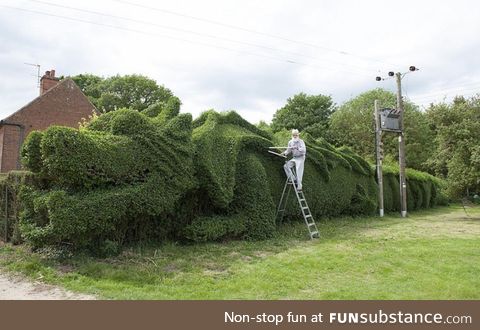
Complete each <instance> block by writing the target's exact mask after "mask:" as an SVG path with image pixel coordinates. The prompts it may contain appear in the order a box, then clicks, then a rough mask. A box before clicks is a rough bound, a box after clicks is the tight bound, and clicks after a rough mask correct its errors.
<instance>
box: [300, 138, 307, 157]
mask: <svg viewBox="0 0 480 330" xmlns="http://www.w3.org/2000/svg"><path fill="white" fill-rule="evenodd" d="M298 151H299V152H300V153H301V154H302V155H305V154H306V153H307V146H305V142H304V141H303V140H300V143H299V146H298Z"/></svg>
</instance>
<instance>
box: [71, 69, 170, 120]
mask: <svg viewBox="0 0 480 330" xmlns="http://www.w3.org/2000/svg"><path fill="white" fill-rule="evenodd" d="M71 78H72V79H73V80H74V81H75V83H77V85H78V86H79V87H80V89H81V90H82V91H83V93H84V94H85V95H87V96H88V97H89V99H90V101H91V102H92V103H93V104H94V105H95V106H96V107H97V109H99V110H101V111H104V112H109V111H113V110H116V109H120V108H131V109H134V110H138V111H143V110H145V109H146V108H148V107H149V106H151V105H153V104H157V103H159V102H161V103H164V104H167V102H168V100H169V99H170V98H171V97H173V93H172V92H171V91H170V90H169V89H168V88H165V87H164V86H159V85H158V84H157V83H156V81H155V80H153V79H150V78H148V77H145V76H142V75H136V74H134V75H125V76H119V75H116V76H113V77H109V78H106V79H105V78H102V77H98V76H95V75H91V74H80V75H77V76H74V77H71Z"/></svg>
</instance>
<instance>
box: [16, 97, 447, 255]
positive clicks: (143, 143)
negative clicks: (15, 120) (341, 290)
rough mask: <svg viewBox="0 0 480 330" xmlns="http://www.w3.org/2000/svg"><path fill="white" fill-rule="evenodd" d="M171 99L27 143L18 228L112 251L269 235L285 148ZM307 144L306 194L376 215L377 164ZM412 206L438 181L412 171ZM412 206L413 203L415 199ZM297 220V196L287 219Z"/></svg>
mask: <svg viewBox="0 0 480 330" xmlns="http://www.w3.org/2000/svg"><path fill="white" fill-rule="evenodd" d="M179 107H180V102H179V100H178V99H177V100H175V99H172V100H170V101H169V102H168V103H167V104H157V105H154V106H151V107H150V108H148V109H146V110H145V111H144V112H143V113H139V112H137V111H134V110H128V109H121V110H117V111H114V112H110V113H107V114H104V115H101V116H99V117H96V118H94V119H93V120H92V121H91V122H90V123H88V124H87V125H85V126H84V127H82V128H80V129H78V130H77V129H71V128H65V127H58V126H57V127H51V128H49V129H47V130H46V131H44V132H34V133H32V134H31V135H30V136H29V137H28V139H27V140H26V142H25V144H24V146H23V150H22V157H23V162H24V164H25V166H26V167H27V168H28V169H30V170H31V171H32V172H33V173H34V176H35V177H36V180H34V182H32V183H30V184H28V185H25V186H24V188H23V189H22V191H21V196H22V200H23V211H22V213H21V221H20V229H21V233H22V235H23V237H24V238H25V240H27V241H28V242H29V243H30V244H32V246H33V247H35V248H42V247H46V246H63V247H69V248H72V249H84V248H87V249H92V250H95V251H106V250H112V249H113V250H115V247H119V246H121V245H122V244H124V243H125V242H126V241H130V240H139V239H157V240H158V239H165V238H167V237H176V238H180V239H189V240H193V241H208V240H220V239H226V238H242V239H263V238H267V237H270V236H271V235H272V234H273V233H274V232H275V228H276V226H277V225H278V223H276V219H275V211H276V204H277V203H278V200H279V199H280V195H281V192H282V189H283V185H284V183H285V180H286V177H285V174H284V172H283V160H282V159H281V158H279V157H276V156H274V155H272V154H269V153H268V152H267V151H268V147H270V146H272V145H276V146H279V145H286V142H287V141H288V139H289V138H290V134H289V132H287V131H281V132H277V133H276V134H275V135H272V134H271V133H269V132H266V131H263V130H260V129H258V128H257V127H255V126H254V125H252V124H250V123H248V122H247V121H245V120H244V119H242V118H241V117H240V116H239V115H238V114H237V113H235V112H228V113H217V112H215V111H213V110H210V111H207V112H205V113H203V114H202V115H201V116H200V117H199V118H197V119H196V120H194V121H193V122H192V120H191V117H190V115H186V114H179ZM302 137H303V139H304V140H305V142H306V144H307V147H308V151H307V161H306V165H305V175H304V192H305V195H306V197H307V200H308V203H309V205H310V208H311V211H312V213H313V215H314V217H316V218H317V219H318V218H320V217H326V216H328V217H331V216H337V215H341V214H346V215H360V214H371V213H373V212H374V211H375V209H376V207H377V195H376V191H377V188H376V183H375V175H374V171H373V169H372V168H371V166H370V165H369V164H368V163H367V162H366V161H365V160H364V159H362V158H361V157H359V156H358V155H356V154H355V153H354V152H352V151H351V150H350V149H348V148H340V149H336V148H334V147H333V146H331V145H330V144H328V143H327V142H325V141H324V140H322V139H317V140H316V139H313V138H312V137H311V136H309V135H308V134H303V135H302ZM385 173H386V175H385V206H386V210H387V211H388V210H397V209H398V180H397V179H396V177H395V173H394V170H393V169H391V170H389V169H386V171H385ZM408 183H409V191H408V193H409V203H410V202H411V204H409V205H411V207H412V208H421V207H431V206H433V205H435V204H436V203H437V202H438V200H439V196H440V193H439V187H440V182H439V181H437V180H436V179H435V178H433V177H431V176H427V175H425V174H423V173H419V172H409V173H408ZM409 208H410V206H409ZM299 219H301V217H300V212H299V209H298V205H297V204H296V201H295V200H294V198H293V194H292V195H291V198H290V201H289V205H288V207H287V211H286V216H285V217H284V221H298V220H299Z"/></svg>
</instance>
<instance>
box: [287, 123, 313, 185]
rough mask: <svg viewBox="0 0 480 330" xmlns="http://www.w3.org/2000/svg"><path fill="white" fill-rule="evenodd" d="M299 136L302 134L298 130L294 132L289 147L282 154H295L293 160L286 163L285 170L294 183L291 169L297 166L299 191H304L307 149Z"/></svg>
mask: <svg viewBox="0 0 480 330" xmlns="http://www.w3.org/2000/svg"><path fill="white" fill-rule="evenodd" d="M299 135H300V133H299V132H298V129H293V130H292V139H291V140H290V141H289V142H288V147H287V149H286V150H285V151H284V152H283V153H282V154H283V155H285V156H287V155H288V154H290V153H292V154H293V158H292V159H291V160H289V161H288V162H286V163H285V165H284V166H283V168H284V169H285V173H286V174H287V177H288V178H292V181H293V174H292V170H291V168H292V167H293V166H295V172H296V174H297V182H296V185H297V190H298V191H302V178H303V168H304V165H305V156H306V154H307V147H306V146H305V142H303V140H302V139H300V137H299Z"/></svg>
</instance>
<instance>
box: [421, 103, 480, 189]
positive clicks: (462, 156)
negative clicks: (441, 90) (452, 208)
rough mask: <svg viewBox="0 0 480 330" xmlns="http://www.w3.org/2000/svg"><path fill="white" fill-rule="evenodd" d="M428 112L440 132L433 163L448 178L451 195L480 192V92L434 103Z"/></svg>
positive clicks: (436, 171)
mask: <svg viewBox="0 0 480 330" xmlns="http://www.w3.org/2000/svg"><path fill="white" fill-rule="evenodd" d="M427 115H428V117H429V121H430V125H431V126H432V127H433V128H434V129H435V130H436V133H437V134H436V138H435V142H436V152H435V153H434V155H433V157H432V158H431V160H430V164H431V165H432V167H433V168H434V169H435V173H436V174H437V175H438V176H441V177H444V178H446V179H447V183H448V189H447V191H448V193H449V195H450V197H460V196H462V195H468V194H469V193H470V192H472V193H473V192H476V193H479V192H480V142H479V141H480V138H479V132H480V95H477V96H474V97H472V98H470V99H465V98H463V97H457V98H456V99H455V100H454V101H453V102H452V103H451V104H446V103H440V104H436V105H431V106H430V108H429V109H428V110H427Z"/></svg>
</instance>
